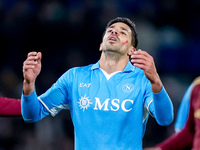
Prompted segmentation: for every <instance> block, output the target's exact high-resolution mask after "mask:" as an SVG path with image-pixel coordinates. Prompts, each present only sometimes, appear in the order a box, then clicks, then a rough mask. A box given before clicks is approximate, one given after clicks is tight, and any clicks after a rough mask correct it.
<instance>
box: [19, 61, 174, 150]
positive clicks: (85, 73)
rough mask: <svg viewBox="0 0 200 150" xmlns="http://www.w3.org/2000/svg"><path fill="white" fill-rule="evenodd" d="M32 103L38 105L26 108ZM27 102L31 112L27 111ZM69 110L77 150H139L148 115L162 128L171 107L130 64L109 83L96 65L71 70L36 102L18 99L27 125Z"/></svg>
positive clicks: (33, 96) (31, 97)
mask: <svg viewBox="0 0 200 150" xmlns="http://www.w3.org/2000/svg"><path fill="white" fill-rule="evenodd" d="M33 100H34V101H38V100H39V102H40V103H37V102H33V103H34V104H31V102H30V101H33ZM29 102H30V105H34V106H35V108H34V111H33V110H28V109H31V108H30V107H28V106H27V105H28V103H29ZM35 103H37V104H35ZM68 106H69V108H70V113H71V118H72V121H73V124H74V132H75V149H76V150H111V149H115V150H141V149H142V138H143V135H144V132H145V127H146V122H147V119H148V114H149V113H148V112H149V111H148V110H150V112H151V113H152V115H153V116H154V117H155V118H156V120H157V122H158V123H159V124H161V125H167V124H169V123H171V121H172V120H173V106H172V103H171V100H170V98H169V97H168V95H167V93H166V91H165V89H164V88H162V90H161V92H159V93H158V94H154V93H152V91H151V84H150V82H149V80H148V79H147V78H146V77H145V75H144V72H143V71H142V70H141V69H139V68H137V67H134V66H133V65H132V64H131V63H130V62H128V64H127V66H126V67H125V69H124V70H123V71H122V72H118V73H116V74H114V75H113V76H112V77H111V78H110V79H109V80H108V79H107V78H106V77H105V75H104V73H103V72H102V70H101V69H100V68H99V62H97V63H96V64H93V65H89V66H85V67H76V68H72V69H70V70H68V71H67V72H66V73H64V74H63V75H62V76H61V77H60V78H59V79H58V81H57V82H56V83H55V84H54V85H53V86H52V87H51V88H50V89H49V90H48V91H46V92H45V93H44V94H42V95H41V96H39V97H38V98H37V95H36V93H35V92H34V93H32V94H31V95H29V96H24V95H22V115H23V118H24V120H25V121H29V122H35V121H39V120H40V119H42V118H43V117H45V116H46V115H49V114H51V115H52V116H55V115H56V114H57V113H58V112H59V111H61V110H62V109H67V107H68ZM32 107H33V106H32ZM36 107H37V108H38V112H37V111H36V110H35V109H36ZM154 108H155V109H154ZM31 111H32V114H31V113H30V112H31ZM158 112H159V113H158Z"/></svg>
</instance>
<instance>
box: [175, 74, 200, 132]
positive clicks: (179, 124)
mask: <svg viewBox="0 0 200 150" xmlns="http://www.w3.org/2000/svg"><path fill="white" fill-rule="evenodd" d="M199 81H200V76H199V77H197V78H195V79H194V81H193V82H192V83H191V85H190V86H189V87H188V89H187V90H186V92H185V94H184V96H183V99H182V101H181V104H180V106H179V109H178V113H177V117H176V122H175V125H174V128H175V132H176V133H178V132H179V131H181V130H182V128H183V127H184V125H185V123H186V121H187V118H188V114H189V107H190V96H191V91H192V89H193V87H194V85H196V84H197V83H198V82H199Z"/></svg>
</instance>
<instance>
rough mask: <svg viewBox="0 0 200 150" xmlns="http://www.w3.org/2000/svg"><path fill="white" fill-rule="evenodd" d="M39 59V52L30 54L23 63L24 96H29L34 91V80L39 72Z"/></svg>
mask: <svg viewBox="0 0 200 150" xmlns="http://www.w3.org/2000/svg"><path fill="white" fill-rule="evenodd" d="M41 59H42V54H41V52H38V53H37V52H30V53H28V56H27V59H26V60H25V61H24V63H23V76H24V86H23V90H24V95H29V94H31V93H32V92H33V91H34V87H35V80H36V78H37V76H38V75H39V73H40V71H41Z"/></svg>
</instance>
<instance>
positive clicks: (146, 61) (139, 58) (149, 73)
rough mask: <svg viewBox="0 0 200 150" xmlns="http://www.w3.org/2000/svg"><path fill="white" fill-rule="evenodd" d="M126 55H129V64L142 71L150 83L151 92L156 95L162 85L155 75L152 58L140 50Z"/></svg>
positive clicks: (156, 74)
mask: <svg viewBox="0 0 200 150" xmlns="http://www.w3.org/2000/svg"><path fill="white" fill-rule="evenodd" d="M128 55H130V58H131V59H130V61H131V63H132V64H133V65H134V66H136V67H139V68H140V69H142V70H143V71H144V74H145V76H146V77H147V79H149V81H150V82H151V85H152V91H153V92H154V93H158V92H159V91H160V90H161V89H162V83H161V81H160V77H159V75H158V73H157V70H156V67H155V63H154V59H153V57H152V56H151V55H149V54H148V53H147V52H145V51H142V50H138V51H132V52H129V53H128Z"/></svg>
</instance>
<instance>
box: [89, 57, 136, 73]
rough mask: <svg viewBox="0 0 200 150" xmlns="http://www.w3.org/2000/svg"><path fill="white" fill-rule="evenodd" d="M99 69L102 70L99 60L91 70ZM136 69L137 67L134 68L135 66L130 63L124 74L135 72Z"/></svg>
mask: <svg viewBox="0 0 200 150" xmlns="http://www.w3.org/2000/svg"><path fill="white" fill-rule="evenodd" d="M99 68H100V60H99V61H98V62H97V63H95V64H94V65H92V67H91V70H95V69H99ZM134 69H135V66H133V65H132V64H131V62H130V61H128V63H127V65H126V67H125V68H124V70H123V72H130V71H134Z"/></svg>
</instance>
